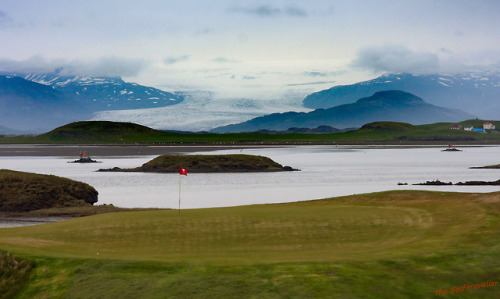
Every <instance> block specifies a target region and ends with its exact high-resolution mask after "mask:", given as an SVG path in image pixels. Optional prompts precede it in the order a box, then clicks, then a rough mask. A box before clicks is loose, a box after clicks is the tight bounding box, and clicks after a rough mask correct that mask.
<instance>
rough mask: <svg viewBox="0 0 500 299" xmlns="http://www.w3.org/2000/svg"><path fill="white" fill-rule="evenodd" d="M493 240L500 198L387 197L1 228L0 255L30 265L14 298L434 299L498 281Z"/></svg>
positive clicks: (499, 255)
mask: <svg viewBox="0 0 500 299" xmlns="http://www.w3.org/2000/svg"><path fill="white" fill-rule="evenodd" d="M499 241H500V192H496V193H489V194H479V193H478V194H468V193H447V192H428V191H389V192H380V193H372V194H362V195H354V196H347V197H339V198H331V199H323V200H315V201H305V202H296V203H286V204H269V205H251V206H240V207H231V208H212V209H196V210H182V211H180V213H179V211H177V210H153V211H139V212H121V213H109V214H101V215H96V216H89V217H82V218H77V219H72V220H67V221H63V222H58V223H52V224H46V225H40V226H31V227H21V228H3V229H0V250H2V251H7V252H9V253H10V254H14V255H15V256H17V257H20V258H21V259H22V261H29V262H30V263H32V265H33V266H32V267H33V268H32V270H31V274H30V276H29V279H28V278H26V277H27V276H26V274H23V275H24V276H22V275H21V274H19V277H20V278H18V279H17V280H16V281H18V282H17V283H15V285H18V289H23V291H21V292H20V293H19V294H20V295H19V297H20V298H32V297H37V296H41V297H44V295H43V294H50V296H49V297H64V298H95V297H99V298H116V296H123V295H125V297H128V298H132V297H142V298H165V297H174V298H178V297H181V298H183V297H190V298H222V297H228V298H234V297H245V298H252V297H255V298H283V297H292V298H293V297H299V298H302V297H322V298H331V297H332V296H333V297H334V295H338V296H341V297H342V296H344V297H347V298H380V297H384V298H387V297H391V298H406V297H431V296H435V291H436V290H439V289H446V290H451V288H452V287H454V286H457V285H462V284H465V283H469V284H472V283H480V282H483V281H484V282H486V281H488V280H493V281H499V280H500V263H499V260H500V245H499V244H500V242H499ZM6 258H8V259H12V257H6ZM23 269H28V268H23ZM16 271H18V270H16ZM19 271H20V270H19ZM23 271H25V270H23ZM25 272H26V271H25ZM25 272H23V273H25ZM23 277H24V278H23ZM9 283H10V282H9ZM374 290H375V291H374ZM0 291H1V288H0ZM41 294H42V295H41ZM499 294H500V287H489V288H483V289H481V290H479V291H478V290H474V292H467V293H462V294H458V295H457V294H456V295H457V298H464V297H467V298H469V297H472V298H497V296H498V295H499ZM462 296H464V297H462Z"/></svg>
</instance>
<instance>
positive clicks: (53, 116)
mask: <svg viewBox="0 0 500 299" xmlns="http://www.w3.org/2000/svg"><path fill="white" fill-rule="evenodd" d="M91 115H92V114H91V113H90V112H89V111H87V110H86V108H85V107H84V106H82V105H80V104H79V103H76V102H75V101H73V100H71V99H70V98H68V97H67V96H65V95H64V94H63V93H62V92H60V91H57V90H55V89H54V88H52V87H50V86H47V85H43V84H39V83H36V82H33V81H28V80H25V79H23V78H20V77H12V76H2V75H0V126H4V127H8V128H11V129H14V130H22V131H27V132H32V133H41V132H44V131H46V130H50V129H53V128H55V127H57V126H60V125H63V124H66V123H68V122H72V121H77V120H84V119H88V118H89V117H90V116H91Z"/></svg>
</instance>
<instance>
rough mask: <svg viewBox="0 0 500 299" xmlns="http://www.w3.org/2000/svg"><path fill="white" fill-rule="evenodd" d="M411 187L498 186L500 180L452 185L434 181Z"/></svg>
mask: <svg viewBox="0 0 500 299" xmlns="http://www.w3.org/2000/svg"><path fill="white" fill-rule="evenodd" d="M413 185H423V186H449V185H455V186H500V180H497V181H491V182H488V181H466V182H458V183H455V184H453V183H452V182H441V181H440V180H434V181H426V182H425V183H418V184H413Z"/></svg>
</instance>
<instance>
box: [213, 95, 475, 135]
mask: <svg viewBox="0 0 500 299" xmlns="http://www.w3.org/2000/svg"><path fill="white" fill-rule="evenodd" d="M470 118H472V115H470V114H467V113H465V112H463V111H461V110H457V109H448V108H443V107H439V106H435V105H432V104H429V103H427V102H425V101H424V100H422V99H421V98H419V97H417V96H415V95H413V94H411V93H408V92H404V91H400V90H390V91H380V92H376V93H375V94H373V95H372V96H370V97H365V98H362V99H359V100H358V101H356V102H355V103H353V104H344V105H339V106H335V107H333V108H328V109H316V110H314V111H312V112H308V113H297V112H287V113H275V114H270V115H266V116H262V117H257V118H254V119H251V120H249V121H246V122H243V123H240V124H233V125H228V126H223V127H219V128H216V129H214V130H212V132H216V133H233V132H254V131H259V130H286V129H288V128H290V127H307V128H314V127H317V126H320V125H326V126H333V127H336V128H349V127H360V126H362V125H363V124H366V123H370V122H375V121H381V120H383V121H394V122H406V123H411V124H415V125H418V124H426V123H434V122H455V121H462V120H466V119H470Z"/></svg>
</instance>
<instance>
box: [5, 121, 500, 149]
mask: <svg viewBox="0 0 500 299" xmlns="http://www.w3.org/2000/svg"><path fill="white" fill-rule="evenodd" d="M483 122H484V121H483V120H468V121H464V122H461V123H459V124H462V126H466V125H474V127H481V126H482V124H483ZM493 123H494V124H496V126H497V129H496V130H494V131H492V132H489V133H487V134H485V133H478V132H467V131H464V130H451V129H450V127H451V125H452V123H436V124H429V125H419V126H413V125H410V124H406V123H397V122H375V123H370V124H366V125H364V126H363V127H361V128H360V129H358V130H355V131H349V132H341V133H329V134H300V133H294V134H263V133H232V134H208V133H196V134H193V133H167V132H162V131H157V130H153V129H151V128H148V127H144V126H141V125H137V124H132V123H116V122H105V121H91V122H89V121H86V122H77V123H72V124H68V125H66V126H63V127H60V128H57V129H55V130H53V131H51V132H48V133H46V134H42V135H39V136H34V137H0V144H2V143H3V144H8V143H46V144H75V143H78V144H136V143H141V144H207V143H208V144H234V143H240V144H274V143H285V144H286V143H289V144H307V143H334V144H335V143H377V142H382V143H426V142H427V143H429V142H431V143H445V144H446V143H450V142H460V143H476V144H478V143H479V144H484V143H493V144H496V143H498V142H500V121H497V122H495V121H493Z"/></svg>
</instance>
